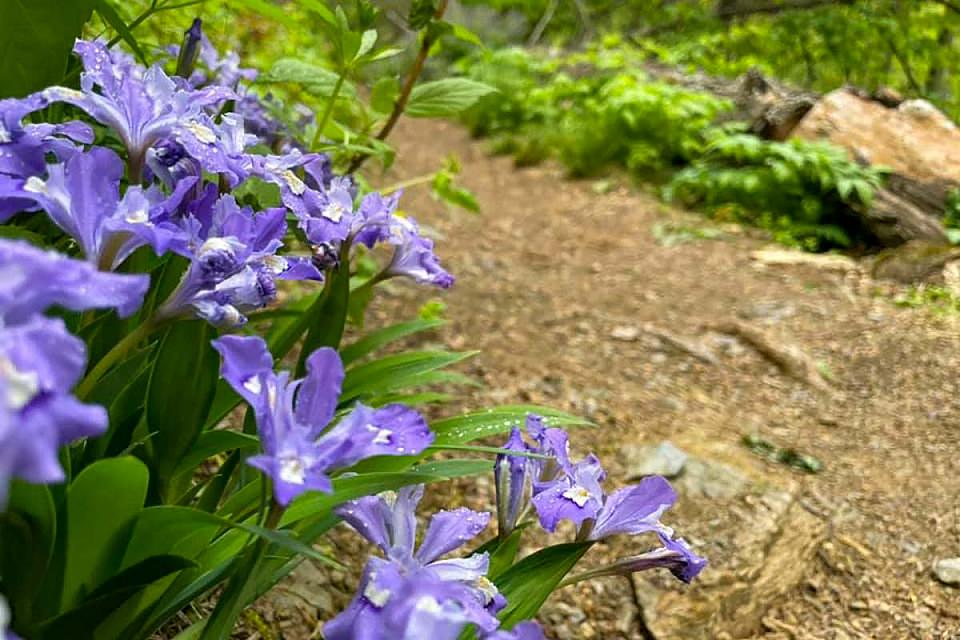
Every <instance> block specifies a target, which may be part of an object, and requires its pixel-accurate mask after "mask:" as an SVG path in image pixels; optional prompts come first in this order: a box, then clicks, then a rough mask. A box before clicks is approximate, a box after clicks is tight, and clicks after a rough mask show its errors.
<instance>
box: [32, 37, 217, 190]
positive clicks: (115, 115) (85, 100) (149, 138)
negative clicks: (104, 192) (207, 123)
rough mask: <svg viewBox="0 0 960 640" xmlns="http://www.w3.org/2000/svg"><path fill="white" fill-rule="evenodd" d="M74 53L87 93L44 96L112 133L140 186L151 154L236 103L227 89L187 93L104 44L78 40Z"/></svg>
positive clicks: (61, 91)
mask: <svg viewBox="0 0 960 640" xmlns="http://www.w3.org/2000/svg"><path fill="white" fill-rule="evenodd" d="M73 51H74V53H76V54H77V55H78V56H79V57H80V60H81V62H82V63H83V68H84V71H83V73H81V74H80V88H81V90H79V91H78V90H76V89H70V88H68V87H48V88H47V89H44V90H43V91H41V92H40V95H41V96H42V97H43V98H44V99H45V100H46V101H48V102H66V103H68V104H72V105H74V106H76V107H78V108H79V109H82V110H83V111H85V112H86V113H87V115H89V116H90V117H91V118H93V119H94V120H96V121H97V122H100V123H101V124H104V125H106V126H108V127H110V128H111V129H112V130H113V131H114V132H115V133H116V134H117V135H118V136H119V137H120V139H121V140H122V141H123V144H124V146H125V147H126V149H127V153H128V155H129V162H130V166H131V168H132V170H133V172H134V175H132V176H131V178H132V179H134V180H139V178H140V176H139V171H140V170H141V169H142V167H143V162H144V159H145V157H146V153H147V149H149V148H150V147H151V146H153V144H154V143H156V142H157V141H158V140H160V139H162V138H165V137H168V136H169V135H170V133H171V132H172V131H173V130H174V128H175V127H177V126H182V124H183V123H185V122H189V121H192V120H193V119H195V118H197V117H199V116H200V115H202V114H203V113H205V110H206V109H207V108H212V107H217V106H219V105H221V104H223V103H224V102H225V101H227V100H230V99H232V98H234V97H235V94H234V92H233V91H231V90H230V89H227V88H225V87H219V86H213V87H205V88H203V89H198V90H194V89H191V88H188V87H184V86H183V85H182V83H181V84H178V83H177V82H175V81H174V80H173V79H172V78H170V77H169V76H168V75H167V74H166V73H165V72H164V71H163V69H162V68H161V67H160V66H159V65H154V66H151V67H150V68H148V69H144V68H143V67H142V66H140V65H138V64H137V63H136V62H135V61H134V60H133V59H132V58H131V57H130V56H128V55H127V54H125V53H122V52H120V51H118V50H116V49H108V48H107V45H106V43H104V42H103V41H100V40H94V41H85V40H77V42H76V45H75V46H74V49H73Z"/></svg>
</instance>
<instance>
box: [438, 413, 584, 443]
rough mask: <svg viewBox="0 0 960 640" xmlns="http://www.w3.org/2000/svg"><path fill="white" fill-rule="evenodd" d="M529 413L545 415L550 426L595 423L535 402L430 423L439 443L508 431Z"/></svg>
mask: <svg viewBox="0 0 960 640" xmlns="http://www.w3.org/2000/svg"><path fill="white" fill-rule="evenodd" d="M528 413H535V414H538V415H540V416H543V419H544V421H545V422H546V423H547V424H549V425H551V426H565V427H572V426H584V425H590V424H592V423H591V422H589V421H587V420H584V419H583V418H578V417H576V416H574V415H571V414H569V413H565V412H563V411H557V410H556V409H549V408H546V407H538V406H535V405H505V406H501V407H495V408H491V409H481V410H480V411H474V412H471V413H466V414H464V415H462V416H455V417H452V418H444V419H442V420H437V421H435V422H433V423H432V424H431V428H432V429H433V431H434V433H436V434H437V439H436V442H435V444H436V445H449V444H464V443H466V442H471V441H473V440H480V439H482V438H486V437H489V436H493V435H498V434H501V433H507V432H509V431H510V430H511V429H512V428H513V427H515V426H522V425H523V422H524V421H525V420H526V417H527V414H528Z"/></svg>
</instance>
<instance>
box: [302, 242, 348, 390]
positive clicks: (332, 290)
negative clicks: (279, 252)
mask: <svg viewBox="0 0 960 640" xmlns="http://www.w3.org/2000/svg"><path fill="white" fill-rule="evenodd" d="M348 265H349V261H348V260H344V266H343V268H341V269H338V270H336V271H335V272H333V273H332V274H329V275H328V276H327V278H328V281H327V285H326V286H327V288H326V289H325V290H324V295H323V296H321V297H320V298H318V299H317V302H316V303H314V304H313V305H311V307H310V309H309V310H308V311H307V313H306V314H305V316H306V318H305V319H306V322H307V323H308V324H307V326H309V329H308V330H307V335H306V337H304V339H303V347H302V348H301V350H300V359H299V360H298V362H297V377H298V378H299V377H302V376H303V375H304V373H305V372H306V362H307V358H308V357H309V356H310V354H311V353H313V352H314V351H316V350H317V349H319V348H320V347H332V348H334V349H336V348H338V347H339V346H340V340H341V339H342V338H343V329H344V326H345V325H346V323H347V310H348V309H349V305H350V270H349V269H348V268H347V266H348Z"/></svg>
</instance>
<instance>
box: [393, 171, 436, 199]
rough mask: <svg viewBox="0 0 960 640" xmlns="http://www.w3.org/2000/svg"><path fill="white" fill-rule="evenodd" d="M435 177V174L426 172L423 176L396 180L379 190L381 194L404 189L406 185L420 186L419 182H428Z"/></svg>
mask: <svg viewBox="0 0 960 640" xmlns="http://www.w3.org/2000/svg"><path fill="white" fill-rule="evenodd" d="M436 177H437V174H435V173H428V174H427V175H425V176H417V177H416V178H410V179H409V180H402V181H400V182H396V183H394V184H392V185H390V186H389V187H384V188H383V189H380V190H379V191H380V193H381V194H382V195H388V194H391V193H393V192H394V191H399V190H400V189H406V188H407V187H417V186H420V185H421V184H427V183H429V182H433V180H434V178H436Z"/></svg>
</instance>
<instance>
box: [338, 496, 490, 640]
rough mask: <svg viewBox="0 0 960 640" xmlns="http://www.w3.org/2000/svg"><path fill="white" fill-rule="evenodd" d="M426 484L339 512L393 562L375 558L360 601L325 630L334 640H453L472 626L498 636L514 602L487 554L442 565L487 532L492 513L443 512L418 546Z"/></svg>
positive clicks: (362, 501) (353, 504)
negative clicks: (495, 577)
mask: <svg viewBox="0 0 960 640" xmlns="http://www.w3.org/2000/svg"><path fill="white" fill-rule="evenodd" d="M422 497H423V486H422V485H417V486H409V487H404V488H402V489H400V490H399V491H398V492H397V493H393V492H387V493H385V494H381V495H379V496H368V497H365V498H360V499H359V500H353V501H351V502H348V503H345V504H343V505H341V506H340V507H338V508H337V509H336V513H337V515H339V516H340V517H341V518H343V519H344V520H345V521H346V522H347V523H348V524H350V525H351V526H352V527H353V528H354V529H356V530H357V532H358V533H360V534H361V535H362V536H364V537H365V538H367V540H369V541H370V542H372V543H374V544H375V545H377V546H378V547H380V549H381V551H383V553H384V555H385V556H386V560H382V559H380V558H371V560H370V562H369V563H368V565H367V569H366V571H365V573H364V576H363V579H362V580H361V584H360V589H359V590H358V593H357V595H356V597H355V598H354V600H353V602H351V603H350V605H349V606H348V607H347V609H346V610H344V611H343V612H342V613H341V614H340V615H338V616H337V617H336V618H334V619H333V620H331V621H330V622H328V623H327V624H326V625H325V626H324V634H325V637H326V638H328V640H347V639H352V638H370V640H377V639H381V638H382V639H383V640H386V639H387V638H409V639H410V640H413V639H414V638H425V637H429V638H437V639H446V638H450V639H451V640H455V639H456V638H457V637H458V636H459V634H460V633H461V631H462V630H463V629H464V627H465V626H466V625H467V624H474V625H476V626H477V628H479V629H480V630H482V631H484V632H489V631H493V630H494V629H496V628H497V625H498V622H497V619H496V617H495V614H496V613H497V612H498V611H499V610H500V609H502V608H503V607H504V606H505V605H506V600H505V599H504V598H503V596H502V595H500V593H499V592H498V591H497V589H496V587H495V586H494V585H493V583H492V582H490V581H489V580H488V579H487V578H486V573H487V570H488V568H489V557H488V555H487V554H486V553H483V554H474V555H472V556H469V557H467V558H453V559H447V560H440V558H441V557H442V556H444V555H446V554H447V553H449V552H451V551H453V550H455V549H458V548H460V547H462V546H463V545H464V544H466V543H467V542H469V541H470V540H472V539H473V538H475V537H476V536H477V535H479V534H480V532H482V531H483V530H484V529H485V528H486V526H487V523H488V522H489V519H490V514H488V513H479V512H475V511H471V510H470V509H466V508H459V509H455V510H453V511H441V512H439V513H437V514H435V515H434V516H433V517H432V518H431V520H430V524H429V525H428V526H427V531H426V533H425V534H424V536H423V540H422V541H421V543H420V546H419V547H416V528H417V521H416V507H417V504H418V503H419V502H420V499H421V498H422Z"/></svg>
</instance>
